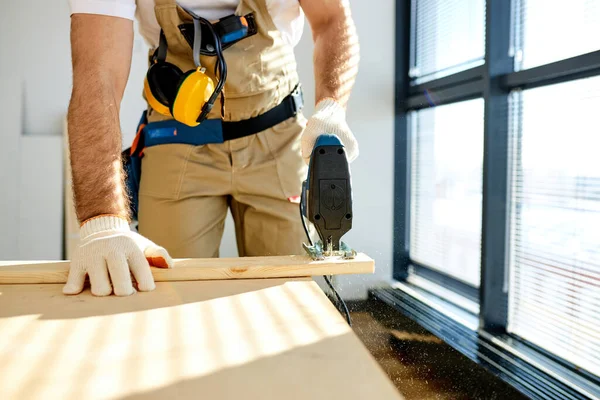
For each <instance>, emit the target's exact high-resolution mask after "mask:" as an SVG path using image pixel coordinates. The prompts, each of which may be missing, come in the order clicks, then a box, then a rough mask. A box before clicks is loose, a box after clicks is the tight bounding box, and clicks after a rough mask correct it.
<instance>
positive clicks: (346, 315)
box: [299, 201, 352, 326]
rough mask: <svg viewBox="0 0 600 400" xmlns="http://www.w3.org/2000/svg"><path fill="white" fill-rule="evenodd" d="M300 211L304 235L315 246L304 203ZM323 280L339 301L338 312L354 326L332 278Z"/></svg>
mask: <svg viewBox="0 0 600 400" xmlns="http://www.w3.org/2000/svg"><path fill="white" fill-rule="evenodd" d="M299 209H300V219H301V220H302V227H303V228H304V233H306V238H307V239H308V243H309V244H310V245H311V246H313V241H312V238H311V237H310V234H309V232H308V227H307V226H306V220H305V219H304V210H303V208H302V201H300V207H299ZM323 279H325V283H327V286H329V289H331V291H332V292H333V294H334V295H335V298H336V300H337V301H336V307H337V309H338V311H339V312H340V314H344V316H345V317H346V321H347V322H348V325H349V326H352V319H351V318H350V311H349V310H348V306H346V302H345V301H344V299H342V297H341V296H340V294H339V293H338V292H337V290H335V287H334V286H333V283H332V282H331V276H327V275H323Z"/></svg>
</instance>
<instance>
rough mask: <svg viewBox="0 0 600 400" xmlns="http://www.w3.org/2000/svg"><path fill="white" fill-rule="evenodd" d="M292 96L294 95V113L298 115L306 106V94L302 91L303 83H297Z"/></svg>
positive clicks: (292, 104) (292, 105)
mask: <svg viewBox="0 0 600 400" xmlns="http://www.w3.org/2000/svg"><path fill="white" fill-rule="evenodd" d="M290 96H291V97H292V102H291V107H292V113H293V114H294V115H296V114H297V113H298V112H299V111H300V110H302V108H303V107H304V94H303V93H302V85H301V84H297V85H296V87H295V88H294V90H293V91H292V93H290Z"/></svg>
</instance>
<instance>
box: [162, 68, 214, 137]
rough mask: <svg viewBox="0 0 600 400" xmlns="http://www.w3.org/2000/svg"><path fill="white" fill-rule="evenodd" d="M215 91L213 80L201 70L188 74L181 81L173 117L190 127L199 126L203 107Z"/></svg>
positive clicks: (172, 107) (172, 110)
mask: <svg viewBox="0 0 600 400" xmlns="http://www.w3.org/2000/svg"><path fill="white" fill-rule="evenodd" d="M214 90H215V84H214V82H213V80H212V79H211V78H210V77H209V76H208V75H206V74H205V73H204V72H203V71H202V69H201V68H197V69H195V70H191V71H188V72H186V73H185V74H184V75H183V76H182V77H181V79H180V82H179V87H178V89H177V92H176V93H175V100H174V101H173V104H172V105H171V113H172V115H173V117H174V118H175V119H176V120H177V121H179V122H181V123H183V124H186V125H188V126H198V125H199V122H198V121H197V120H198V117H199V116H200V114H201V113H202V107H203V106H204V104H205V103H207V102H208V100H209V99H210V96H211V95H212V93H213V92H214Z"/></svg>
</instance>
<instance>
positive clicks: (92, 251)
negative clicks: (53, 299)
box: [63, 216, 173, 296]
mask: <svg viewBox="0 0 600 400" xmlns="http://www.w3.org/2000/svg"><path fill="white" fill-rule="evenodd" d="M80 237H81V238H80V242H79V248H77V250H76V251H75V254H74V256H73V259H72V260H71V268H70V270H69V278H68V279H67V284H66V285H65V286H64V288H63V293H64V294H78V293H80V292H81V291H82V290H83V285H84V283H85V276H86V274H87V275H89V277H90V283H91V286H92V294H94V295H96V296H108V295H110V294H111V293H112V292H113V289H114V293H115V294H116V295H117V296H129V295H131V294H133V293H135V289H134V288H133V285H132V281H131V274H130V272H129V271H130V270H131V273H133V276H134V277H135V280H136V281H137V286H138V289H139V290H141V291H150V290H154V288H155V284H154V278H153V277H152V272H151V271H150V264H152V265H153V266H156V267H161V268H171V267H172V266H173V260H172V259H171V257H170V256H169V254H168V253H167V251H166V250H165V249H164V248H162V247H160V246H157V245H155V244H154V243H152V242H151V241H150V240H148V239H146V238H145V237H143V236H142V235H140V234H138V233H136V232H133V231H132V230H130V229H129V223H128V222H127V221H126V220H125V219H123V218H120V217H117V216H99V217H96V218H92V219H90V220H88V221H86V222H85V223H84V224H83V225H82V226H81V229H80ZM111 281H112V285H111Z"/></svg>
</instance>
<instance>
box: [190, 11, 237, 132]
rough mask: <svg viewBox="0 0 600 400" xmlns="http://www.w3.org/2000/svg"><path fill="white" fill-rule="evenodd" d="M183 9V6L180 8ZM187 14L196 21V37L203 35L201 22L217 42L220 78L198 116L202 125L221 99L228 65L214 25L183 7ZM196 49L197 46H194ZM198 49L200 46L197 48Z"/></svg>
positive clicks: (216, 49)
mask: <svg viewBox="0 0 600 400" xmlns="http://www.w3.org/2000/svg"><path fill="white" fill-rule="evenodd" d="M179 7H181V6H179ZM181 8H182V9H183V10H184V11H185V12H187V13H188V14H189V15H191V16H192V19H193V20H194V31H195V35H199V34H200V33H201V29H198V26H199V25H200V22H202V23H204V24H205V25H206V26H207V28H208V29H209V31H210V33H211V35H212V37H213V40H214V41H215V52H216V54H217V62H216V64H215V75H216V76H217V78H218V81H217V85H216V87H215V88H214V90H213V92H212V94H211V96H210V98H209V99H208V101H207V102H206V103H204V105H203V106H202V111H201V113H200V115H199V116H198V118H197V119H196V122H198V123H200V122H202V121H204V120H205V119H206V117H207V116H208V114H209V113H210V111H211V110H212V108H213V105H214V103H215V101H216V100H217V97H219V95H220V94H221V92H222V90H223V86H224V84H225V80H226V79H227V64H226V63H225V58H224V57H223V48H222V45H221V39H220V38H219V35H217V32H216V31H215V29H214V27H213V25H212V24H211V23H210V22H209V21H208V20H206V19H204V18H202V17H200V16H199V15H196V13H194V12H193V11H191V10H188V9H186V8H184V7H181ZM196 41H197V36H195V37H194V44H195V42H196ZM194 47H195V48H196V46H194ZM197 47H198V48H199V47H200V46H197ZM199 55H200V51H199V50H198V52H197V55H196V51H194V57H195V60H196V57H198V61H197V62H196V64H197V65H199Z"/></svg>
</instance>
